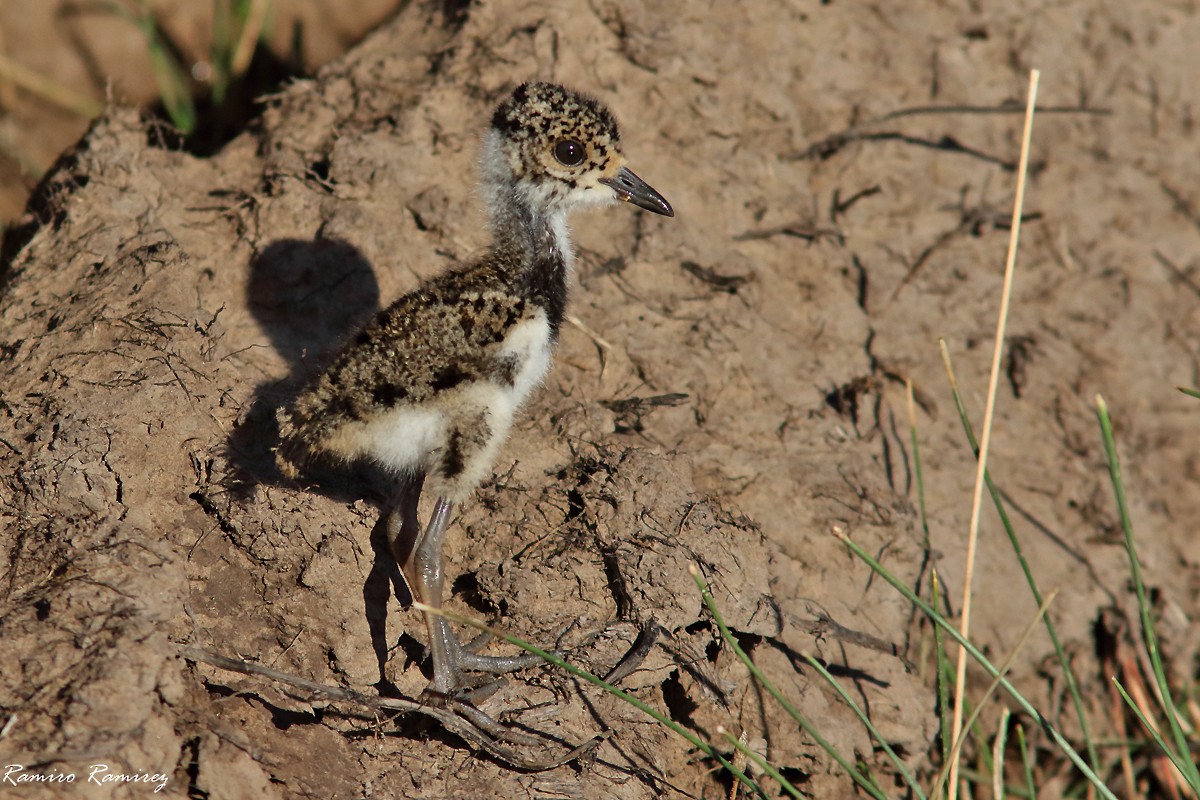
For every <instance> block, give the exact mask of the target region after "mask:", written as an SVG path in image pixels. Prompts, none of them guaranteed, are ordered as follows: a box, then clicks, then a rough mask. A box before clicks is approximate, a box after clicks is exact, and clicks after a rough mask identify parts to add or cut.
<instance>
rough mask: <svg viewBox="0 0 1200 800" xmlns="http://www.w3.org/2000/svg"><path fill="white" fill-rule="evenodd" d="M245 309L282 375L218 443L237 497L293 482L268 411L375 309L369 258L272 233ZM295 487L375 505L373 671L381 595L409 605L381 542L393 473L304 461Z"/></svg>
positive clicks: (253, 265) (345, 247)
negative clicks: (282, 364) (278, 359)
mask: <svg viewBox="0 0 1200 800" xmlns="http://www.w3.org/2000/svg"><path fill="white" fill-rule="evenodd" d="M246 305H247V307H248V308H249V310H250V313H251V314H252V315H253V316H254V318H255V320H257V322H258V323H259V325H260V326H261V327H262V330H263V331H264V332H265V333H266V335H267V337H268V338H269V339H270V344H271V346H272V347H274V348H275V350H276V351H277V352H278V353H279V354H280V355H282V356H283V357H284V358H285V359H286V360H287V362H288V365H289V374H288V375H287V376H286V377H284V378H282V379H279V380H271V381H266V382H264V383H260V384H259V385H258V386H256V387H255V388H254V391H253V394H252V395H251V399H250V401H249V405H248V407H247V410H246V412H245V413H244V414H242V415H241V417H240V418H239V420H238V423H237V424H236V425H235V427H234V428H233V431H232V432H231V433H230V435H229V437H228V439H227V441H226V448H225V449H226V455H227V457H228V461H229V464H230V467H231V476H230V480H229V481H228V482H227V485H226V488H227V489H228V490H229V491H230V492H231V493H232V494H233V495H234V497H240V498H241V499H246V498H248V497H249V496H250V495H251V494H252V493H253V492H254V490H255V488H256V487H258V486H287V487H291V488H297V484H296V482H295V481H292V480H290V479H288V478H287V477H285V476H284V475H283V474H282V473H281V472H280V470H279V467H278V466H277V465H276V461H275V449H276V447H278V445H279V423H278V421H277V419H276V411H277V409H279V408H281V407H284V406H286V405H288V404H289V403H291V401H292V400H294V399H295V397H296V395H297V394H298V393H299V392H300V390H301V389H302V388H303V387H304V385H305V382H306V380H307V379H309V378H310V377H311V376H312V375H313V374H314V373H315V372H316V371H317V370H318V369H319V368H320V367H321V366H322V364H324V363H325V362H327V361H328V359H329V357H330V355H332V354H333V353H336V352H337V349H338V348H339V346H340V345H341V344H342V343H343V342H345V341H346V340H347V339H348V338H349V337H350V336H351V335H352V334H354V333H355V332H356V331H358V330H359V329H360V328H362V327H363V326H364V325H365V324H366V323H367V322H368V321H370V319H371V318H372V317H373V316H374V315H375V314H377V313H378V312H379V309H380V302H379V283H378V281H377V280H376V278H375V270H374V269H373V268H372V266H371V263H370V262H369V261H368V260H367V259H366V257H365V256H364V255H363V254H362V252H361V251H359V249H358V248H356V247H354V246H353V245H351V244H348V243H346V242H342V241H338V240H333V239H321V238H317V239H312V240H304V239H280V240H277V241H275V242H272V243H271V244H270V245H268V246H267V247H266V248H265V249H264V250H263V251H262V252H261V253H260V254H259V255H258V256H257V257H255V258H254V259H253V260H252V261H251V262H250V280H249V282H248V284H247V290H246ZM301 485H302V486H303V488H304V489H305V490H308V491H313V492H316V493H318V494H321V495H324V496H326V497H329V498H331V499H334V500H337V501H339V502H347V503H348V502H354V501H355V500H359V499H365V500H367V501H368V502H370V503H372V504H373V505H375V506H377V507H378V508H379V510H380V520H379V522H378V523H377V524H376V525H375V527H374V528H373V529H372V531H371V547H372V550H373V551H374V561H373V563H372V566H371V570H370V572H369V573H368V575H367V578H366V581H365V582H364V584H363V603H364V606H365V611H366V618H367V623H368V626H369V628H370V631H371V643H372V647H373V648H374V650H375V655H376V659H377V660H378V662H379V667H380V675H381V677H382V676H383V675H384V667H385V665H386V662H387V654H388V646H387V635H386V621H387V605H388V600H389V599H390V597H391V595H392V594H393V593H394V594H395V595H396V597H397V598H399V599H400V602H401V603H402V604H405V605H407V603H408V602H411V595H410V594H409V592H408V587H407V585H406V584H405V582H404V579H403V577H402V576H401V574H400V570H399V568H398V567H397V565H396V562H395V559H394V558H393V557H392V555H391V552H390V550H389V548H388V542H387V531H386V517H387V513H388V511H389V510H390V509H391V506H392V503H393V501H394V496H395V478H394V477H391V476H388V475H386V474H385V473H384V472H383V471H382V470H379V469H378V468H375V467H373V466H372V465H370V464H366V463H356V464H353V465H351V466H346V465H336V464H322V463H314V464H313V465H312V466H311V467H310V468H308V469H306V470H305V472H304V474H303V476H302V484H301Z"/></svg>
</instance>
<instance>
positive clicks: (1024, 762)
mask: <svg viewBox="0 0 1200 800" xmlns="http://www.w3.org/2000/svg"><path fill="white" fill-rule="evenodd" d="M1017 747H1019V748H1020V749H1021V767H1022V769H1023V770H1024V772H1025V789H1026V791H1028V792H1029V795H1028V796H1029V798H1030V800H1037V785H1036V784H1035V783H1034V782H1033V759H1032V758H1030V756H1029V747H1028V746H1027V745H1026V744H1025V726H1024V725H1022V724H1021V723H1019V722H1018V723H1017Z"/></svg>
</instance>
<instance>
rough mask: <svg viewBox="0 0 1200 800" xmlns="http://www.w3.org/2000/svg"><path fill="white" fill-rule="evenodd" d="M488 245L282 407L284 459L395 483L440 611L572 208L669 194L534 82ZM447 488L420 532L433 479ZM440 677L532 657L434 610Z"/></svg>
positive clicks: (399, 305)
mask: <svg viewBox="0 0 1200 800" xmlns="http://www.w3.org/2000/svg"><path fill="white" fill-rule="evenodd" d="M481 188H482V194H483V197H484V200H485V202H486V205H487V211H488V216H489V220H490V227H491V232H492V244H491V246H490V247H489V248H488V249H487V250H486V251H484V252H483V253H482V254H481V255H479V256H478V257H476V258H474V259H472V260H470V261H468V262H465V263H463V264H460V265H457V266H455V267H453V268H451V269H449V270H448V271H446V272H444V273H442V274H441V275H438V276H437V277H435V278H433V279H432V280H429V281H428V282H426V283H424V284H423V285H421V286H420V287H418V288H417V289H416V290H414V291H413V292H410V293H409V294H406V295H404V296H403V297H401V298H400V299H399V300H397V301H396V302H395V303H393V304H392V305H391V306H390V307H389V308H387V309H386V310H384V311H383V312H381V313H380V314H379V315H378V316H377V317H376V318H375V319H374V321H372V322H371V323H370V324H368V325H367V326H366V327H365V328H364V329H363V330H362V331H361V332H360V333H359V334H358V335H357V336H355V337H354V338H353V339H352V340H351V341H349V342H348V343H347V344H346V345H345V347H344V348H343V349H342V351H341V352H340V353H338V354H337V355H336V356H335V357H334V358H333V360H332V362H330V363H329V365H328V367H326V369H325V370H324V371H323V372H322V373H320V374H319V375H318V376H317V377H316V378H315V379H314V380H313V381H311V382H310V383H309V384H308V385H307V387H306V388H305V389H304V390H303V391H302V392H301V393H300V394H299V396H298V397H297V398H296V399H295V401H294V402H293V403H292V404H291V405H290V407H288V408H286V409H281V410H280V412H279V414H278V417H279V429H280V437H281V443H280V446H279V448H278V451H277V454H278V462H279V466H280V469H281V470H282V471H283V472H284V474H285V475H288V476H293V477H294V476H296V475H297V474H298V473H299V471H300V470H301V469H302V468H303V466H304V465H305V463H306V462H307V461H308V460H309V459H311V458H313V457H325V458H332V459H334V460H338V461H344V462H348V461H352V460H355V459H368V460H370V461H372V462H374V463H375V464H377V465H378V466H379V467H381V468H383V470H385V471H386V472H387V473H389V474H391V475H393V476H395V479H396V481H397V487H398V489H397V494H396V502H395V505H394V507H393V510H392V511H391V512H390V514H389V518H388V523H387V529H388V538H389V545H390V547H391V551H392V554H393V555H394V557H395V558H396V561H397V563H398V564H399V566H400V568H401V570H402V572H403V574H404V576H405V579H406V580H407V582H408V584H409V587H410V589H411V590H412V592H413V594H414V596H415V597H416V598H417V599H419V600H420V601H422V602H423V603H425V604H426V605H428V606H430V607H432V608H440V607H441V603H442V590H443V582H444V576H443V571H442V558H441V551H442V541H443V539H444V536H445V533H446V529H447V527H448V525H449V522H450V515H451V512H452V510H453V507H454V506H455V504H458V503H462V502H463V501H465V500H466V499H467V498H468V497H469V496H470V495H471V493H472V492H473V491H474V490H475V488H476V487H477V486H478V485H479V484H480V482H482V481H483V480H484V479H485V478H486V477H487V476H488V474H489V473H490V471H491V468H492V464H493V462H494V461H495V459H496V456H497V452H498V450H499V448H500V446H501V444H502V443H503V441H504V439H505V437H506V436H507V434H508V430H509V427H510V425H511V423H512V419H513V414H514V413H515V412H516V410H517V409H518V407H519V406H520V405H521V404H522V402H523V401H524V400H525V399H526V398H527V397H528V396H529V393H530V392H531V391H532V390H533V389H534V388H535V387H536V386H537V385H538V384H539V383H540V382H541V380H542V378H543V377H544V376H545V374H546V372H547V370H548V369H549V367H550V362H551V353H552V351H553V348H554V345H555V342H556V341H557V339H558V333H559V327H560V326H561V324H562V321H563V315H564V313H565V311H566V304H567V294H568V286H569V282H570V275H571V269H572V263H573V260H574V254H573V251H572V245H571V241H570V237H569V233H568V230H567V217H568V215H569V214H570V213H571V212H572V211H574V210H575V209H578V208H585V207H588V206H599V205H605V204H611V203H613V202H616V201H625V202H628V203H632V204H634V205H636V206H639V207H641V208H643V209H646V210H648V211H652V212H654V213H656V214H661V215H664V216H668V217H670V216H674V212H673V211H672V209H671V206H670V204H668V203H667V201H666V200H665V199H664V198H663V196H662V195H660V194H659V193H658V192H656V191H655V190H654V189H652V188H651V187H650V186H649V185H648V184H646V182H645V181H643V180H642V179H640V178H639V177H637V175H635V174H634V173H633V172H632V171H630V169H629V168H628V167H627V166H626V159H625V156H624V154H623V153H622V152H621V144H620V137H619V134H618V131H617V124H616V120H615V119H614V118H613V115H612V113H611V112H610V111H609V110H608V109H607V108H605V107H604V106H603V105H601V104H600V103H599V102H597V101H596V100H594V99H592V98H590V97H587V96H585V95H582V94H579V93H577V92H574V91H571V90H569V89H566V88H564V87H562V86H558V85H555V84H550V83H526V84H523V85H521V86H519V87H517V89H516V90H515V91H514V92H513V93H512V95H511V96H510V97H508V98H507V99H506V100H505V101H504V102H503V103H501V104H500V106H499V107H498V108H497V109H496V111H495V113H494V114H493V116H492V121H491V126H490V128H489V129H488V131H487V133H486V135H485V137H484V142H483V158H482V185H481ZM423 487H425V488H428V489H429V490H430V491H431V492H433V494H434V495H435V496H436V497H437V502H436V503H435V505H434V510H433V513H432V515H431V517H430V519H429V522H428V524H427V525H426V526H425V527H424V530H423V532H422V530H421V528H420V526H419V524H418V521H417V504H418V501H419V499H420V495H421V491H422V488H423ZM426 622H427V625H428V628H429V636H430V653H431V657H432V661H433V679H432V681H431V682H430V684H429V688H428V689H427V692H428V693H429V694H431V695H434V696H437V697H442V698H450V697H453V695H454V693H455V692H457V691H458V690H459V689H460V688H462V686H463V685H464V684H463V676H462V672H463V671H464V670H470V671H482V672H493V673H496V672H506V671H511V670H514V669H520V668H522V667H524V666H527V665H529V664H530V663H531V659H530V658H528V657H523V656H518V657H495V656H493V657H486V656H480V655H477V654H474V653H472V652H469V651H468V650H466V649H464V648H463V647H462V646H461V645H460V644H459V641H458V638H457V637H456V636H455V634H454V632H453V630H452V629H451V628H450V626H449V624H448V623H447V621H446V620H445V619H444V618H443V617H441V616H439V615H436V614H426Z"/></svg>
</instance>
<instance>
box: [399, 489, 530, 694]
mask: <svg viewBox="0 0 1200 800" xmlns="http://www.w3.org/2000/svg"><path fill="white" fill-rule="evenodd" d="M452 508H453V504H452V503H451V502H450V501H449V500H447V499H446V498H444V497H439V498H438V500H437V504H436V505H435V506H434V509H433V515H432V516H431V517H430V518H429V525H428V526H426V528H425V533H424V535H423V536H421V537H420V539H419V540H418V541H417V543H416V547H415V548H413V549H412V551H411V558H408V555H409V554H408V553H403V555H404V556H405V561H404V562H402V563H401V564H400V566H401V569H402V570H403V571H404V575H405V578H406V579H407V580H408V582H409V588H410V589H411V590H412V592H413V594H414V596H416V597H417V599H419V600H420V601H421V602H423V603H425V605H427V606H430V607H431V608H441V607H442V588H443V585H444V583H445V575H444V574H443V572H442V541H443V539H445V535H446V529H447V528H448V527H449V525H450V511H451V509H452ZM404 513H405V512H404V511H403V510H400V509H397V511H396V512H393V517H392V519H390V520H389V522H388V532H389V534H391V533H392V531H393V528H395V529H396V530H397V532H400V531H402V530H404V528H405V525H404V521H403V517H401V520H400V522H398V523H397V522H396V520H395V518H396V515H397V514H400V515H403V514H404ZM402 543H403V540H402V538H399V539H393V542H392V546H393V552H394V553H395V554H396V556H397V561H399V560H400V557H401V555H402V553H401V552H400V548H399V547H397V545H398V544H402ZM425 624H426V625H427V626H428V628H429V651H430V655H431V656H432V660H433V680H432V681H430V683H429V688H428V689H426V691H427V692H429V693H431V694H434V695H441V696H443V697H449V696H452V695H453V694H454V693H455V692H456V691H457V690H458V689H460V688H462V686H463V680H462V673H463V671H464V670H466V671H471V672H489V673H502V672H512V671H514V670H518V669H524V668H526V667H530V666H533V665H534V664H537V663H539V662H540V661H541V659H539V658H538V657H537V656H535V655H532V654H529V655H522V656H480V655H476V654H475V653H471V652H469V651H467V650H465V649H464V648H463V646H462V645H461V644H459V642H458V637H457V636H455V635H454V631H453V629H451V627H450V622H449V620H447V619H446V618H445V617H442V616H440V615H438V614H429V613H427V614H426V616H425Z"/></svg>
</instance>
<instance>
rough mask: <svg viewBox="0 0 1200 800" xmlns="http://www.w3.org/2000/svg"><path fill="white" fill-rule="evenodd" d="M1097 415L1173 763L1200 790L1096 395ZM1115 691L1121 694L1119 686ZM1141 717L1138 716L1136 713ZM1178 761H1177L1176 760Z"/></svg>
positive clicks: (1108, 425)
mask: <svg viewBox="0 0 1200 800" xmlns="http://www.w3.org/2000/svg"><path fill="white" fill-rule="evenodd" d="M1096 415H1097V416H1098V417H1099V420H1100V431H1101V436H1102V438H1103V439H1104V453H1105V455H1106V457H1107V458H1108V473H1109V476H1110V477H1111V478H1112V485H1113V494H1114V495H1115V496H1116V500H1117V511H1118V513H1119V514H1120V517H1121V530H1122V531H1123V532H1124V534H1125V551H1126V553H1127V554H1128V555H1129V569H1130V571H1131V573H1132V575H1133V588H1134V592H1135V593H1136V595H1137V604H1138V613H1139V615H1140V616H1141V622H1142V636H1143V638H1144V640H1145V644H1146V651H1147V653H1148V654H1149V655H1150V666H1151V668H1152V669H1153V671H1154V680H1155V683H1157V685H1158V696H1159V701H1160V703H1161V704H1162V707H1163V715H1164V716H1165V717H1166V718H1167V725H1168V727H1169V728H1170V729H1171V738H1172V739H1174V740H1175V748H1176V749H1175V751H1174V754H1172V753H1171V752H1170V751H1168V755H1171V760H1172V762H1175V763H1176V766H1179V767H1180V772H1181V773H1182V775H1183V777H1184V779H1185V780H1186V781H1187V782H1188V784H1189V785H1191V787H1192V788H1193V789H1195V790H1197V791H1200V772H1198V771H1197V769H1196V762H1195V761H1194V760H1192V758H1191V757H1190V755H1189V754H1190V753H1191V749H1190V746H1189V744H1188V740H1187V736H1186V735H1185V734H1184V732H1183V727H1182V726H1181V725H1180V724H1179V714H1178V712H1177V711H1176V708H1175V702H1174V701H1173V700H1172V699H1171V687H1170V686H1168V685H1167V675H1166V670H1165V669H1164V668H1163V663H1162V654H1161V653H1160V652H1159V648H1158V635H1157V634H1156V633H1155V630H1154V619H1153V618H1152V617H1151V615H1150V601H1149V599H1148V598H1147V597H1146V587H1145V584H1144V583H1143V582H1142V566H1141V561H1140V560H1139V559H1138V554H1137V547H1136V546H1135V545H1134V542H1133V522H1132V520H1131V519H1130V516H1129V504H1128V502H1127V501H1126V499H1125V484H1124V481H1122V480H1121V463H1120V460H1119V459H1118V458H1117V444H1116V438H1115V437H1114V436H1113V429H1112V420H1111V419H1110V418H1109V415H1108V405H1107V404H1106V403H1105V402H1104V398H1103V397H1100V396H1099V395H1097V396H1096ZM1117 689H1118V690H1119V691H1121V694H1122V695H1124V694H1125V692H1124V690H1123V689H1121V686H1120V684H1117ZM1139 716H1140V714H1139ZM1177 758H1178V761H1177ZM1181 764H1182V766H1181Z"/></svg>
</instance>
